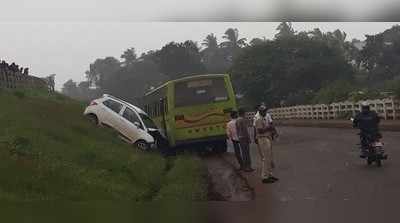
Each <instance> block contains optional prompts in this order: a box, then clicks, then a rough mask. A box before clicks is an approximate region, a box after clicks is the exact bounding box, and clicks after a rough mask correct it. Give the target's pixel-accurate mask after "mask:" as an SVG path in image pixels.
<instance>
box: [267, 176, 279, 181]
mask: <svg viewBox="0 0 400 223" xmlns="http://www.w3.org/2000/svg"><path fill="white" fill-rule="evenodd" d="M269 178H271V179H273V180H274V181H279V178H277V177H274V176H270V177H269Z"/></svg>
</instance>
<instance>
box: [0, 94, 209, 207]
mask: <svg viewBox="0 0 400 223" xmlns="http://www.w3.org/2000/svg"><path fill="white" fill-rule="evenodd" d="M0 104H1V107H0V200H10V201H37V200H68V201H71V200H72V201H87V200H128V201H132V200H133V201H147V200H162V199H175V200H203V199H205V194H206V191H205V189H204V188H206V187H205V182H204V180H203V179H204V178H203V176H202V175H203V174H204V168H203V167H202V165H201V163H200V161H199V160H197V159H196V158H194V157H190V156H188V157H186V156H182V157H178V158H173V159H168V160H167V159H164V158H163V157H161V156H160V155H158V154H156V153H143V152H139V151H137V150H135V149H134V148H133V147H132V146H130V145H127V144H125V143H123V142H121V141H120V140H119V139H118V138H117V137H116V134H115V133H114V132H113V131H111V130H110V129H107V128H97V127H94V126H93V125H92V124H90V123H89V122H88V121H87V120H86V119H85V117H83V115H82V112H83V109H84V105H83V104H81V103H80V102H77V101H74V100H71V99H69V98H67V97H64V96H62V95H59V94H53V95H48V94H47V93H46V92H39V91H23V92H22V91H5V90H1V89H0Z"/></svg>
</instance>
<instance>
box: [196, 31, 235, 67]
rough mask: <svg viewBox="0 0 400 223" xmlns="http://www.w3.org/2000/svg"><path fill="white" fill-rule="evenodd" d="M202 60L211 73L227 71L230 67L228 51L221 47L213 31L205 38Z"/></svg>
mask: <svg viewBox="0 0 400 223" xmlns="http://www.w3.org/2000/svg"><path fill="white" fill-rule="evenodd" d="M202 45H203V46H204V47H205V48H204V49H203V50H202V51H201V56H202V62H203V64H204V66H205V68H206V70H207V71H208V72H210V73H225V72H226V71H227V70H228V68H229V61H227V55H226V51H225V50H224V49H222V48H220V46H219V44H218V41H217V37H216V36H215V35H214V34H213V33H211V34H209V35H207V37H206V38H205V39H204V40H203V43H202Z"/></svg>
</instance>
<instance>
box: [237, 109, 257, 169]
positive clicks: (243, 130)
mask: <svg viewBox="0 0 400 223" xmlns="http://www.w3.org/2000/svg"><path fill="white" fill-rule="evenodd" d="M245 116H246V112H245V111H244V110H243V109H239V118H238V119H237V120H236V130H237V134H238V137H239V143H240V148H241V150H242V158H243V166H244V171H246V172H252V171H254V169H252V168H251V158H250V134H249V123H248V121H247V119H246V117H245Z"/></svg>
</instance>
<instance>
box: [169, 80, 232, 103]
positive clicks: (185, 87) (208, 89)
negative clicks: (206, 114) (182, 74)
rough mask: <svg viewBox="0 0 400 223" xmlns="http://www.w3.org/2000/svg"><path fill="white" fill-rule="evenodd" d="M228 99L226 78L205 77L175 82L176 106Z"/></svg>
mask: <svg viewBox="0 0 400 223" xmlns="http://www.w3.org/2000/svg"><path fill="white" fill-rule="evenodd" d="M227 100H228V91H227V89H226V86H225V79H224V78H203V79H196V80H188V81H183V82H178V83H176V84H175V107H185V106H193V105H202V104H210V103H214V102H221V101H227Z"/></svg>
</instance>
